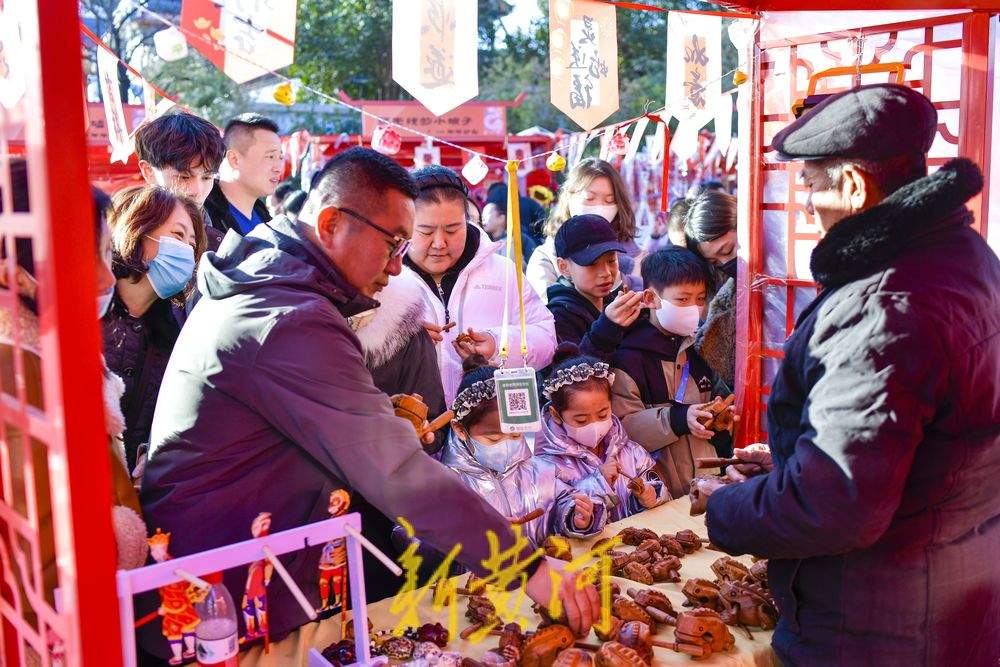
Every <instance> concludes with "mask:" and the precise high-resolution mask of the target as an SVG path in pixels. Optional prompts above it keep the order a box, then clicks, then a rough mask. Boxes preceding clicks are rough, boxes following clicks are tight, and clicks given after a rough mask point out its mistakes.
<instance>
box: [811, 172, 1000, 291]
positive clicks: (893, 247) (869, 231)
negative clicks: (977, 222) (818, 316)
mask: <svg viewBox="0 0 1000 667" xmlns="http://www.w3.org/2000/svg"><path fill="white" fill-rule="evenodd" d="M982 189H983V175H982V173H981V172H980V171H979V167H977V166H976V165H975V163H973V162H972V161H970V160H967V159H965V158H957V159H955V160H951V161H950V162H948V163H947V164H945V165H944V166H943V167H941V168H940V169H939V170H938V171H936V172H934V173H933V174H931V175H929V176H925V177H924V178H921V179H919V180H916V181H914V182H912V183H909V184H907V185H904V186H903V187H902V188H900V189H899V190H897V191H896V192H894V193H892V194H891V195H890V196H889V197H887V198H886V199H885V200H883V201H882V202H881V203H880V204H878V205H877V206H873V207H872V208H870V209H868V210H867V211H862V212H861V213H858V214H857V215H853V216H851V217H849V218H845V219H844V220H842V221H841V222H840V223H838V224H837V225H836V226H834V228H833V229H831V230H830V232H829V233H828V234H827V235H826V236H825V237H824V238H823V239H822V240H821V241H820V242H819V243H818V244H817V245H816V249H815V250H813V253H812V259H811V261H810V268H811V269H812V274H813V278H814V279H815V280H816V282H818V283H819V284H820V285H822V286H823V287H825V288H829V287H833V286H836V285H843V284H845V283H849V282H851V281H853V280H857V279H859V278H863V277H864V276H870V275H872V274H874V273H876V272H878V271H882V270H884V269H885V268H887V267H888V266H890V265H891V264H892V263H893V261H895V259H896V258H897V257H898V256H899V255H901V254H902V253H903V252H904V251H905V250H906V247H907V243H908V241H910V240H912V239H914V238H917V237H920V236H923V235H924V234H927V233H929V232H932V231H934V230H936V229H940V228H943V227H946V226H951V225H967V224H969V223H970V222H971V221H972V214H971V213H970V212H969V211H968V210H967V209H966V208H965V207H964V204H965V202H967V201H968V200H969V199H971V198H972V197H974V196H975V195H976V194H977V193H978V192H979V191H980V190H982Z"/></svg>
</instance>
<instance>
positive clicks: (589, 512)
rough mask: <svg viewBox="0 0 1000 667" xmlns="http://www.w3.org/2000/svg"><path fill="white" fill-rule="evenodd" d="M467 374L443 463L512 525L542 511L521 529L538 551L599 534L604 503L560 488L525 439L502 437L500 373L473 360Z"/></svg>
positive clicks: (550, 468) (549, 467)
mask: <svg viewBox="0 0 1000 667" xmlns="http://www.w3.org/2000/svg"><path fill="white" fill-rule="evenodd" d="M463 370H464V371H465V374H464V375H463V377H462V382H461V384H460V385H459V391H458V395H457V396H456V398H455V402H454V404H453V405H452V410H453V411H454V412H455V419H454V421H452V429H451V433H450V434H449V436H448V442H447V444H446V445H445V448H444V451H443V453H442V456H441V462H442V463H444V464H445V465H446V466H448V467H450V468H452V469H453V470H454V471H455V472H457V473H458V475H459V477H461V478H462V481H463V482H465V484H466V485H467V486H469V487H470V488H471V489H473V490H474V491H476V492H477V493H479V495H481V496H482V497H483V498H485V499H487V500H488V501H489V502H490V504H491V505H493V507H495V508H496V510H497V511H498V512H500V513H501V514H503V515H504V516H506V517H508V518H510V519H511V520H512V521H517V520H518V519H520V518H521V517H525V516H527V515H530V514H531V513H532V512H534V511H535V510H542V514H541V515H540V516H538V517H536V518H533V519H531V520H528V521H525V522H524V523H523V524H521V530H522V532H523V534H524V535H525V537H527V538H528V539H529V540H530V541H531V542H532V544H534V545H535V546H539V545H541V543H542V542H543V541H544V540H545V538H546V537H548V536H549V535H555V534H558V535H565V536H568V537H577V538H583V537H587V536H590V535H594V534H596V533H599V532H600V531H601V530H602V529H603V528H604V523H605V518H606V511H605V507H604V504H603V503H602V502H601V500H599V499H598V498H592V497H590V496H589V495H588V494H587V493H585V492H581V491H577V490H574V489H572V488H570V486H569V485H567V484H565V483H564V482H562V481H561V480H560V479H559V477H558V476H557V475H556V467H555V466H554V465H553V464H552V463H550V462H548V461H543V460H541V459H539V458H538V457H535V456H532V454H531V449H530V448H529V447H528V443H527V441H526V440H525V438H524V436H523V435H522V434H520V433H503V432H501V430H500V411H499V406H498V405H497V400H496V385H495V384H494V380H493V374H494V372H495V371H496V368H494V367H493V366H490V365H488V363H487V361H486V359H485V357H483V356H482V355H478V354H474V355H472V356H470V357H469V358H468V359H466V360H465V363H464V364H463Z"/></svg>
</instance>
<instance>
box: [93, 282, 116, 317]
mask: <svg viewBox="0 0 1000 667" xmlns="http://www.w3.org/2000/svg"><path fill="white" fill-rule="evenodd" d="M114 297H115V284H114V283H111V287H109V288H108V291H106V292H105V293H104V294H98V295H97V319H101V318H102V317H104V313H106V312H108V306H110V305H111V299H113V298H114Z"/></svg>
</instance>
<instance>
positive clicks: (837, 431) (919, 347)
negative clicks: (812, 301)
mask: <svg viewBox="0 0 1000 667" xmlns="http://www.w3.org/2000/svg"><path fill="white" fill-rule="evenodd" d="M859 298H860V297H859ZM839 309H840V310H842V311H844V312H837V311H835V312H833V313H830V314H829V315H828V319H829V320H833V322H832V323H828V324H826V325H825V326H821V324H820V323H817V325H816V329H815V331H814V332H813V335H812V337H811V340H810V341H809V345H808V350H809V358H808V360H797V361H799V362H800V363H801V364H802V365H803V368H801V369H797V370H798V372H797V373H796V374H797V375H800V379H801V381H803V383H804V384H805V386H806V387H807V391H808V399H807V401H806V403H805V408H804V410H805V411H806V414H803V415H802V421H803V423H804V428H803V431H802V433H801V435H799V437H798V440H797V441H796V442H795V448H794V452H793V453H792V454H791V455H790V456H789V457H788V459H787V460H785V461H783V462H781V464H780V465H778V466H776V467H775V469H774V470H773V471H771V472H770V473H769V474H767V475H763V476H760V477H754V478H751V479H750V480H748V481H746V482H743V483H741V484H731V485H728V486H726V487H723V488H721V489H718V490H717V491H715V492H714V493H713V494H712V496H711V497H710V498H709V501H708V516H707V519H706V521H707V524H708V534H709V537H710V538H711V540H712V542H713V543H714V544H717V545H718V546H720V547H721V548H723V549H724V550H726V551H728V552H730V553H735V554H743V553H751V554H755V555H758V556H762V557H765V558H785V559H796V558H810V557H815V556H824V555H836V554H841V553H845V552H848V551H851V550H855V549H862V548H866V547H868V546H870V545H872V544H873V543H874V542H875V541H877V540H878V539H879V537H881V535H882V534H883V533H884V532H885V530H886V528H887V527H888V526H889V522H890V521H891V519H892V517H893V515H894V514H895V512H896V510H897V508H898V507H899V503H900V498H901V496H902V492H903V488H904V486H905V484H906V479H907V476H908V475H909V471H910V465H911V463H912V461H913V457H914V453H915V451H916V449H917V445H918V444H919V443H920V442H921V440H922V439H923V432H924V427H925V425H926V424H928V423H929V422H930V420H931V418H932V417H933V415H934V412H935V408H936V405H937V404H938V403H939V401H940V399H941V394H942V393H943V391H944V383H945V378H946V373H947V363H948V360H947V357H946V354H945V351H944V348H943V344H942V341H941V338H940V336H939V335H938V333H937V331H936V328H935V327H934V326H933V325H932V324H931V323H930V322H928V318H927V317H926V314H925V315H924V316H922V315H921V313H919V312H918V309H916V308H915V307H914V304H913V303H908V302H907V300H906V299H905V298H901V297H897V295H893V294H884V293H878V294H875V295H873V296H870V297H868V302H867V303H866V304H864V305H862V306H859V307H854V308H851V307H849V306H847V305H846V304H844V303H841V304H840V306H839ZM848 311H849V312H848ZM821 317H822V316H821ZM789 361H790V359H786V362H785V363H789ZM804 391H806V389H804Z"/></svg>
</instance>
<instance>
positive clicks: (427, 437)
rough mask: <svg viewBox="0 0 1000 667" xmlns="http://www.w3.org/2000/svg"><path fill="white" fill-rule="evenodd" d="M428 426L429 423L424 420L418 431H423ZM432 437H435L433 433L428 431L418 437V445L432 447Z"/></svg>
mask: <svg viewBox="0 0 1000 667" xmlns="http://www.w3.org/2000/svg"><path fill="white" fill-rule="evenodd" d="M430 425H431V423H430V422H429V421H427V420H426V419H425V420H424V423H423V424H421V426H420V430H421V431H423V430H424V429H426V428H427V427H428V426H430ZM434 436H435V433H434V431H428V432H427V433H424V434H423V435H422V436H420V443H421V444H423V445H427V446H430V445H433V444H434Z"/></svg>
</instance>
